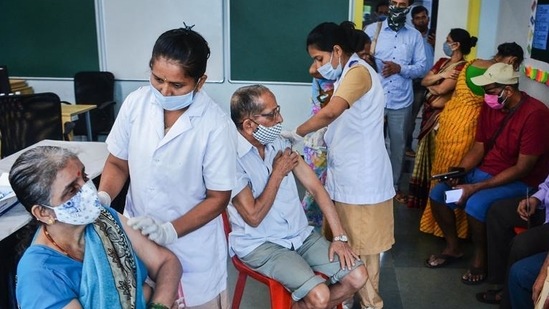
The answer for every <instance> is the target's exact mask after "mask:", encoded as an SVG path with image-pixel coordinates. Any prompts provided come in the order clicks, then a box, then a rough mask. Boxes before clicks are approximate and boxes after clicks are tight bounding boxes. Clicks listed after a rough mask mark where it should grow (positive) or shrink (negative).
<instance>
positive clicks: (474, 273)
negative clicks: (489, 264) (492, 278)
mask: <svg viewBox="0 0 549 309" xmlns="http://www.w3.org/2000/svg"><path fill="white" fill-rule="evenodd" d="M472 277H477V279H478V280H472V279H473V278H472ZM484 280H486V272H485V271H484V268H483V267H470V268H469V269H468V270H467V272H466V273H464V274H463V275H462V276H461V282H463V283H464V284H467V285H478V284H481V283H483V282H484Z"/></svg>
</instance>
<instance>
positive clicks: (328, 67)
mask: <svg viewBox="0 0 549 309" xmlns="http://www.w3.org/2000/svg"><path fill="white" fill-rule="evenodd" d="M333 56H334V52H332V54H331V55H330V61H328V62H326V63H325V64H323V65H322V66H321V67H320V68H318V73H320V75H322V77H324V78H325V79H330V80H336V79H338V78H339V76H341V72H342V71H343V69H342V68H341V61H340V60H339V58H338V60H337V61H338V65H337V68H335V69H334V68H333V67H332V57H333Z"/></svg>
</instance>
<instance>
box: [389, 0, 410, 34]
mask: <svg viewBox="0 0 549 309" xmlns="http://www.w3.org/2000/svg"><path fill="white" fill-rule="evenodd" d="M409 11H410V8H409V7H407V8H399V7H396V6H394V5H389V17H388V19H387V20H388V24H389V28H391V29H393V31H398V30H400V29H402V27H404V24H405V23H406V14H408V12H409Z"/></svg>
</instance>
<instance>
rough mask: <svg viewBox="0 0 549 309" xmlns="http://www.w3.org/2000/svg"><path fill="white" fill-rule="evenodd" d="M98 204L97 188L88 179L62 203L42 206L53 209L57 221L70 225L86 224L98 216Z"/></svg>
mask: <svg viewBox="0 0 549 309" xmlns="http://www.w3.org/2000/svg"><path fill="white" fill-rule="evenodd" d="M100 205H101V203H100V202H99V197H98V196H97V190H96V189H95V186H94V185H93V182H92V181H91V180H90V181H88V182H86V183H85V184H84V185H83V186H82V188H80V191H78V193H76V195H74V196H73V197H72V198H71V199H70V200H68V201H66V202H64V203H63V204H61V205H59V206H55V207H53V206H48V205H42V206H44V207H46V208H49V209H51V210H53V212H54V213H55V216H56V217H57V220H58V221H59V222H63V223H67V224H72V225H87V224H90V223H92V222H94V221H95V219H97V217H99V213H100V212H101V208H100V207H99V206H100Z"/></svg>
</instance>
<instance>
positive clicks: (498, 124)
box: [425, 63, 549, 284]
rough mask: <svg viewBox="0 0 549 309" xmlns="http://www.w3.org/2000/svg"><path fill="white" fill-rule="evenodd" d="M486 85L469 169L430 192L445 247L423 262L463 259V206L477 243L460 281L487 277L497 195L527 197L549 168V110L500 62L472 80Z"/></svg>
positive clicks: (467, 159) (465, 162)
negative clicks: (454, 194)
mask: <svg viewBox="0 0 549 309" xmlns="http://www.w3.org/2000/svg"><path fill="white" fill-rule="evenodd" d="M471 81H472V82H473V83H474V84H475V85H477V86H481V87H483V88H484V92H485V95H484V101H485V104H484V105H483V106H482V109H481V111H480V115H479V119H478V126H477V133H476V138H475V143H474V145H473V147H472V148H471V149H470V150H469V152H468V153H467V154H466V155H465V157H464V158H463V159H462V160H461V163H460V164H459V166H458V168H462V169H464V170H465V172H467V174H466V175H465V177H463V179H461V182H458V179H452V180H450V181H447V182H441V183H439V184H437V185H436V186H435V187H434V188H433V189H432V190H431V194H430V198H431V203H432V204H431V205H432V211H433V216H434V218H435V220H436V221H437V223H438V225H439V226H440V227H441V229H442V231H443V232H444V238H445V239H446V247H445V248H444V250H443V251H442V253H440V254H435V255H431V256H430V257H429V258H428V259H427V260H426V261H425V264H426V266H427V267H430V268H438V267H442V266H444V265H447V264H448V263H450V262H452V261H454V260H456V259H457V258H460V257H461V256H462V255H463V251H462V250H461V248H460V246H459V241H458V237H457V232H456V226H455V217H454V211H453V210H454V209H455V208H456V207H462V208H464V209H465V212H466V214H467V219H468V220H467V221H468V224H469V230H470V232H471V236H472V237H471V238H472V240H473V244H474V255H473V259H472V262H471V266H470V268H469V270H467V272H466V273H465V274H463V276H462V278H461V280H462V282H463V283H465V284H479V283H481V282H482V281H484V279H485V278H486V228H485V221H486V213H487V211H488V209H489V207H490V206H491V205H492V203H493V202H495V201H496V200H501V199H505V198H511V197H519V196H525V195H526V192H527V190H529V189H532V188H535V187H536V186H537V185H538V184H539V183H541V182H542V181H543V180H544V179H545V176H547V174H548V172H549V139H547V138H546V137H545V136H544V135H545V134H547V132H549V121H548V120H549V109H548V108H547V106H545V105H544V104H543V103H542V102H540V101H538V100H536V99H534V98H532V97H530V96H529V95H528V94H526V93H525V92H522V91H519V89H518V74H517V72H515V71H514V70H513V67H512V66H511V65H508V64H504V63H496V64H494V65H492V66H490V67H489V68H488V70H486V72H485V73H484V74H483V75H481V76H477V77H474V78H472V79H471ZM449 190H461V193H460V198H459V199H458V201H457V202H455V203H446V202H445V196H446V191H449Z"/></svg>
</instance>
